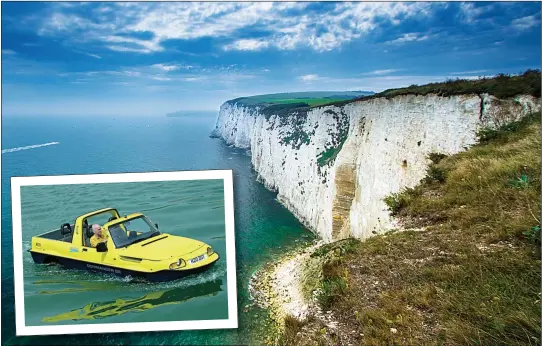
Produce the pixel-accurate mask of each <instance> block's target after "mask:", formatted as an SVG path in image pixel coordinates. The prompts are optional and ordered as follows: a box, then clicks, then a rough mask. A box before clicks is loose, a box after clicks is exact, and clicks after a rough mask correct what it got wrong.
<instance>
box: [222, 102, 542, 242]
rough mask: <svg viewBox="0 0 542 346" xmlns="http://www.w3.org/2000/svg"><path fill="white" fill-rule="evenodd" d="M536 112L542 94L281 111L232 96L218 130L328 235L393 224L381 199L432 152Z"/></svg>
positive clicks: (417, 174)
mask: <svg viewBox="0 0 542 346" xmlns="http://www.w3.org/2000/svg"><path fill="white" fill-rule="evenodd" d="M538 110H540V104H539V99H537V98H534V97H532V96H527V95H522V96H517V97H514V98H511V99H506V100H499V99H496V98H495V97H493V96H491V95H487V94H482V95H458V96H450V97H442V96H437V95H427V96H415V95H406V96H396V97H393V98H390V99H387V98H378V97H377V98H369V99H367V100H360V101H355V102H352V103H347V104H344V105H342V106H323V107H318V108H313V109H310V110H309V111H308V112H299V113H297V114H280V115H279V114H273V113H272V112H270V111H269V110H267V111H262V109H261V108H258V107H254V106H251V107H248V106H243V105H242V104H240V103H238V102H235V101H228V102H226V103H224V104H223V105H222V106H221V108H220V113H219V115H218V119H217V122H216V128H215V130H214V131H213V133H214V135H215V136H218V137H221V138H222V139H223V140H224V141H225V142H226V143H228V144H231V145H233V146H236V147H240V148H247V149H250V151H251V155H252V164H253V166H254V169H255V170H256V172H258V175H259V179H260V180H261V181H262V182H263V183H264V184H265V186H266V187H267V188H269V189H271V190H274V191H277V192H278V199H279V200H280V201H281V203H283V204H284V205H285V206H286V207H287V208H288V209H289V210H290V211H291V212H292V213H294V214H295V215H296V217H298V218H299V220H301V221H302V222H303V223H304V224H305V225H306V226H307V227H308V228H309V229H311V230H313V231H314V232H315V233H317V234H318V235H319V236H321V237H322V238H323V239H324V240H325V241H331V240H337V239H341V238H345V237H349V236H353V237H356V238H366V237H368V236H370V235H371V234H374V233H375V232H376V233H381V232H385V231H386V230H389V229H391V228H394V227H395V223H394V220H393V217H391V216H390V215H389V211H388V208H387V206H386V205H385V203H384V202H383V198H384V197H386V196H388V195H389V194H391V193H396V192H399V191H401V190H402V189H404V188H405V187H413V186H415V185H416V184H418V183H419V181H420V179H422V178H423V177H424V176H425V174H426V169H427V167H428V164H429V160H428V159H427V156H428V154H429V153H432V152H438V153H443V154H453V153H456V152H459V151H462V150H465V149H466V148H468V147H469V146H471V145H473V144H475V143H476V142H477V135H476V133H477V131H478V130H479V129H480V128H481V127H482V126H498V125H499V124H502V123H505V122H508V121H510V120H515V119H517V118H520V117H522V116H524V115H526V114H528V113H530V112H535V111H538ZM276 113H280V112H276Z"/></svg>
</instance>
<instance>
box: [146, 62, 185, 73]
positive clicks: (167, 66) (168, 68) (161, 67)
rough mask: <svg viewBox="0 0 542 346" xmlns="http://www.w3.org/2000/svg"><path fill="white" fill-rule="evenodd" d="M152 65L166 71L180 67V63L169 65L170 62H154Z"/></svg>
mask: <svg viewBox="0 0 542 346" xmlns="http://www.w3.org/2000/svg"><path fill="white" fill-rule="evenodd" d="M151 67H154V68H157V69H160V70H162V71H166V72H170V71H175V70H178V69H179V68H180V66H179V65H169V64H154V65H152V66H151Z"/></svg>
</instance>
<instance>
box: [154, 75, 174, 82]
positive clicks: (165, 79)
mask: <svg viewBox="0 0 542 346" xmlns="http://www.w3.org/2000/svg"><path fill="white" fill-rule="evenodd" d="M151 78H152V79H154V80H159V81H170V80H171V78H169V77H163V76H153V77H151Z"/></svg>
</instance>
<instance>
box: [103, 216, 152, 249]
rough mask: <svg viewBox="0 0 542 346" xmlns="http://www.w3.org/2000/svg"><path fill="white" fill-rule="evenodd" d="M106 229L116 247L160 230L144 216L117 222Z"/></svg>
mask: <svg viewBox="0 0 542 346" xmlns="http://www.w3.org/2000/svg"><path fill="white" fill-rule="evenodd" d="M108 229H109V235H110V236H111V239H112V240H113V242H114V243H115V247H116V248H121V247H126V246H130V245H132V244H135V243H138V242H140V241H143V240H147V239H149V238H151V237H155V236H157V235H160V231H158V229H156V227H154V226H153V224H152V223H151V222H150V221H149V219H147V218H146V217H145V216H139V217H136V218H133V219H130V220H127V221H124V222H119V223H117V224H114V225H112V226H109V227H108Z"/></svg>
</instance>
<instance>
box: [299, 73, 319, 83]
mask: <svg viewBox="0 0 542 346" xmlns="http://www.w3.org/2000/svg"><path fill="white" fill-rule="evenodd" d="M299 79H301V80H302V81H304V82H312V81H316V80H319V79H320V77H319V76H318V75H317V74H306V75H304V76H301V77H299Z"/></svg>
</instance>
